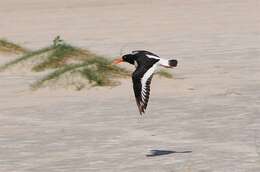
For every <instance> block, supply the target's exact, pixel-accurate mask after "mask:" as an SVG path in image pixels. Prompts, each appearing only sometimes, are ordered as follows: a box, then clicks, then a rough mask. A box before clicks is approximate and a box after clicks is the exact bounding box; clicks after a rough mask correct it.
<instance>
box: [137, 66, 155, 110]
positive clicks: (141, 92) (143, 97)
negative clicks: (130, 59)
mask: <svg viewBox="0 0 260 172" xmlns="http://www.w3.org/2000/svg"><path fill="white" fill-rule="evenodd" d="M156 67H157V63H154V64H153V66H151V67H150V68H147V67H144V66H141V65H139V66H138V67H137V68H136V70H135V71H134V73H133V74H132V80H133V89H134V93H135V99H136V104H137V106H138V109H139V112H140V115H142V114H143V113H145V109H146V107H147V104H148V101H149V96H150V84H151V81H152V77H153V73H154V71H155V69H156Z"/></svg>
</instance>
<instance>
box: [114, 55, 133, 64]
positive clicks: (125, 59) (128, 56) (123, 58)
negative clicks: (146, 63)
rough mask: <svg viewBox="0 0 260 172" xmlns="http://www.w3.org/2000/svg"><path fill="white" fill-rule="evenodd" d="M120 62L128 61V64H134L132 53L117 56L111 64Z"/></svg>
mask: <svg viewBox="0 0 260 172" xmlns="http://www.w3.org/2000/svg"><path fill="white" fill-rule="evenodd" d="M121 62H127V63H130V64H132V65H134V64H135V59H134V55H133V54H126V55H123V56H122V57H119V58H117V59H115V60H114V61H113V64H119V63H121Z"/></svg>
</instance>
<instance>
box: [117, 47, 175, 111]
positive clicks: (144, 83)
mask: <svg viewBox="0 0 260 172" xmlns="http://www.w3.org/2000/svg"><path fill="white" fill-rule="evenodd" d="M121 62H128V63H130V64H132V65H135V67H136V70H135V71H134V72H133V74H132V81H133V89H134V94H135V99H136V104H137V106H138V109H139V112H140V115H142V114H143V113H145V110H146V107H147V104H148V100H149V96H150V84H151V81H152V77H153V74H154V72H155V70H156V68H157V67H158V66H163V67H166V68H173V67H176V66H177V63H178V62H177V60H174V59H172V60H166V59H163V58H160V57H159V56H158V55H156V54H154V53H151V52H149V51H145V50H136V51H133V52H132V53H131V54H126V55H123V56H122V57H120V58H117V59H115V60H114V61H113V63H114V64H118V63H121Z"/></svg>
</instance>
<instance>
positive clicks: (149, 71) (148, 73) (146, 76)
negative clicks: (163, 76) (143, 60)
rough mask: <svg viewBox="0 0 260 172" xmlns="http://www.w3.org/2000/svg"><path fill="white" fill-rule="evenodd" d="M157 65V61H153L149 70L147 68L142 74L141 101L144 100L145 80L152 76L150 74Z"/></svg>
mask: <svg viewBox="0 0 260 172" xmlns="http://www.w3.org/2000/svg"><path fill="white" fill-rule="evenodd" d="M156 67H157V63H155V64H154V65H153V66H152V67H151V68H150V69H149V70H147V71H146V72H145V74H144V76H143V78H142V79H141V83H142V102H144V99H145V96H143V95H146V92H147V90H146V82H147V80H148V79H149V78H150V77H151V76H152V74H153V73H154V71H155V69H156Z"/></svg>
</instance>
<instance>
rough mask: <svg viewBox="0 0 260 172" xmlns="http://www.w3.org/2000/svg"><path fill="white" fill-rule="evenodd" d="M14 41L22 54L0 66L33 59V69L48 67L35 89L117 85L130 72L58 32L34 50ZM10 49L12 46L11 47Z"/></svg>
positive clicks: (165, 74)
mask: <svg viewBox="0 0 260 172" xmlns="http://www.w3.org/2000/svg"><path fill="white" fill-rule="evenodd" d="M11 44H12V47H17V48H16V49H17V51H18V50H20V51H21V52H23V55H22V56H21V57H19V58H17V59H15V60H13V61H10V62H8V63H6V64H4V65H2V66H0V71H4V70H7V69H8V68H10V67H12V66H15V65H17V64H20V63H25V62H28V61H29V62H30V61H32V63H29V64H31V65H30V66H29V68H30V69H31V71H32V72H43V71H47V72H46V74H44V75H43V77H41V78H40V79H38V80H37V81H36V82H34V83H33V84H32V85H31V88H32V89H38V88H41V87H46V86H47V87H48V86H52V85H56V86H57V85H58V86H60V85H62V86H65V87H68V86H69V87H70V86H73V88H74V89H76V90H81V89H83V88H85V87H93V86H115V85H117V84H118V83H119V81H118V80H117V79H118V78H123V77H129V76H130V74H131V73H130V71H128V70H126V69H123V68H121V67H118V66H116V65H112V61H110V60H109V58H106V57H104V56H100V55H97V54H95V53H93V52H90V51H89V50H86V49H82V48H78V47H75V46H72V45H70V44H68V43H66V42H64V41H63V40H61V39H60V37H59V36H58V37H56V38H55V39H54V40H53V44H52V45H50V46H48V47H44V48H41V49H38V50H35V51H28V50H26V51H25V49H23V48H22V47H20V46H19V45H16V44H13V43H11ZM9 47H11V46H9ZM23 50H24V51H23ZM10 51H13V50H12V49H10ZM26 67H27V68H28V66H26ZM156 74H157V75H159V76H162V77H166V78H172V75H171V73H169V72H167V71H165V70H162V71H159V72H157V73H156ZM61 83H62V84H61Z"/></svg>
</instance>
